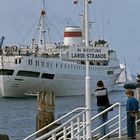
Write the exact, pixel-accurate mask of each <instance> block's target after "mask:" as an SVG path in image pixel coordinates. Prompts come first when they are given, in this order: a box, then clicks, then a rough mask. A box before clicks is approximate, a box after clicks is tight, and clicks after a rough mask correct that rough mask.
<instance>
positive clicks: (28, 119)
mask: <svg viewBox="0 0 140 140" xmlns="http://www.w3.org/2000/svg"><path fill="white" fill-rule="evenodd" d="M109 98H110V101H111V103H115V102H120V103H121V104H122V115H123V117H124V116H125V104H126V100H127V98H126V96H125V93H124V91H119V92H118V91H116V92H111V93H110V94H109ZM84 102H85V100H84V96H71V97H56V114H55V117H56V118H58V117H60V116H62V115H64V114H66V113H67V112H69V111H71V110H73V109H75V108H76V107H81V106H84ZM91 104H92V115H95V114H96V113H97V106H96V98H95V96H94V95H92V96H91ZM116 111H117V109H115V110H114V111H112V112H110V113H109V117H110V116H112V115H115V113H116ZM36 114H37V101H36V98H35V97H30V98H0V134H7V135H9V137H10V140H22V139H23V138H25V137H26V136H28V135H30V134H31V133H33V132H35V129H36ZM95 123H96V122H95Z"/></svg>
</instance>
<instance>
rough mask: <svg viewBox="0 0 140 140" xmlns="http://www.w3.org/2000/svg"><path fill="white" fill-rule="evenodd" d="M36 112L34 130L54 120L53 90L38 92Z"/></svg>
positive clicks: (41, 133)
mask: <svg viewBox="0 0 140 140" xmlns="http://www.w3.org/2000/svg"><path fill="white" fill-rule="evenodd" d="M37 102H38V113H37V117H36V130H40V129H41V128H43V127H45V126H46V125H48V124H50V123H51V122H53V121H54V118H55V96H54V93H53V92H46V91H43V92H40V93H39V95H38V99H37ZM51 129H52V128H49V129H46V130H44V131H42V132H40V133H39V134H37V137H39V136H41V135H43V134H44V133H46V132H48V131H50V130H51Z"/></svg>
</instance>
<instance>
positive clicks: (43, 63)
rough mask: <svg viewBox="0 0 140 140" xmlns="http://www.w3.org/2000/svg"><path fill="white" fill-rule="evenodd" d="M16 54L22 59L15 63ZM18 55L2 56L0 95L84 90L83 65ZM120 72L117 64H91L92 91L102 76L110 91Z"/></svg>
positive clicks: (59, 94) (78, 91)
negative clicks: (109, 72) (110, 72)
mask: <svg viewBox="0 0 140 140" xmlns="http://www.w3.org/2000/svg"><path fill="white" fill-rule="evenodd" d="M17 58H18V59H19V58H20V59H21V60H20V61H21V63H19V64H17V63H16V64H15V59H17ZM17 58H16V57H12V56H5V57H3V58H2V59H3V63H1V64H2V65H1V74H0V95H1V96H2V97H23V96H26V95H27V94H28V93H37V92H39V91H51V92H54V94H55V95H56V96H71V95H84V94H85V73H86V72H85V71H86V67H85V65H82V64H77V63H76V62H68V61H62V60H61V59H48V58H38V57H33V56H30V57H23V56H22V57H17ZM31 60H32V63H31ZM29 62H30V63H29ZM37 62H38V63H37ZM7 70H8V72H7ZM9 71H10V72H11V71H12V72H13V73H12V72H11V73H10V72H9ZM108 71H113V73H112V74H108ZM119 74H120V69H119V67H117V66H114V68H113V67H112V66H111V67H110V66H90V87H91V94H93V93H94V91H95V89H96V83H97V81H98V80H103V81H104V83H105V86H106V87H107V88H108V90H109V91H111V90H112V89H113V85H114V83H115V81H116V79H117V78H118V76H119Z"/></svg>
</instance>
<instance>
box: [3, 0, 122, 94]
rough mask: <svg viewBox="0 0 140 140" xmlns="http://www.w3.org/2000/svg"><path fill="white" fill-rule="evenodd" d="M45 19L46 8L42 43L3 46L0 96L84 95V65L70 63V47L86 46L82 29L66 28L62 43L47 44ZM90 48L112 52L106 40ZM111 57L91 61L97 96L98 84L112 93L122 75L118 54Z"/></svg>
mask: <svg viewBox="0 0 140 140" xmlns="http://www.w3.org/2000/svg"><path fill="white" fill-rule="evenodd" d="M43 3H44V0H43ZM44 17H45V10H44V8H43V9H42V10H41V17H40V23H39V24H38V25H39V31H40V35H39V43H36V39H35V38H33V39H32V45H31V46H30V47H29V46H28V47H17V46H11V47H9V46H7V47H6V46H5V47H2V46H1V50H0V53H1V55H0V95H1V96H3V97H23V96H26V95H25V93H30V92H38V91H43V90H45V91H52V92H54V94H55V95H56V96H68V95H84V94H85V73H86V72H85V71H86V65H85V62H84V61H80V60H78V61H76V60H71V59H69V47H71V46H75V47H81V46H84V43H83V42H84V41H83V36H82V29H81V28H80V27H78V26H69V27H66V28H65V31H64V40H63V43H61V44H59V45H55V44H47V43H46V41H45V39H46V37H45V33H46V29H45V20H44ZM1 42H3V39H2V41H1ZM1 45H2V43H1ZM89 45H90V47H97V46H100V47H108V48H109V46H108V44H107V42H106V41H104V40H98V41H95V42H90V44H89ZM108 56H109V58H108V60H107V61H98V62H96V61H94V60H91V61H90V78H91V81H90V84H91V93H94V90H95V88H96V83H97V81H98V80H103V81H104V83H105V86H106V87H107V88H108V90H110V91H111V90H112V89H113V85H114V84H115V81H116V79H117V78H118V76H119V74H120V72H121V69H120V66H119V60H118V58H117V55H116V52H115V51H114V50H111V49H109V51H108Z"/></svg>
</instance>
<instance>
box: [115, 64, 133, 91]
mask: <svg viewBox="0 0 140 140" xmlns="http://www.w3.org/2000/svg"><path fill="white" fill-rule="evenodd" d="M120 68H121V73H120V75H119V77H118V79H117V80H116V84H115V85H114V89H113V90H124V88H123V86H124V84H127V83H132V82H133V78H132V75H131V73H130V71H129V69H128V68H127V66H126V64H120Z"/></svg>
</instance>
